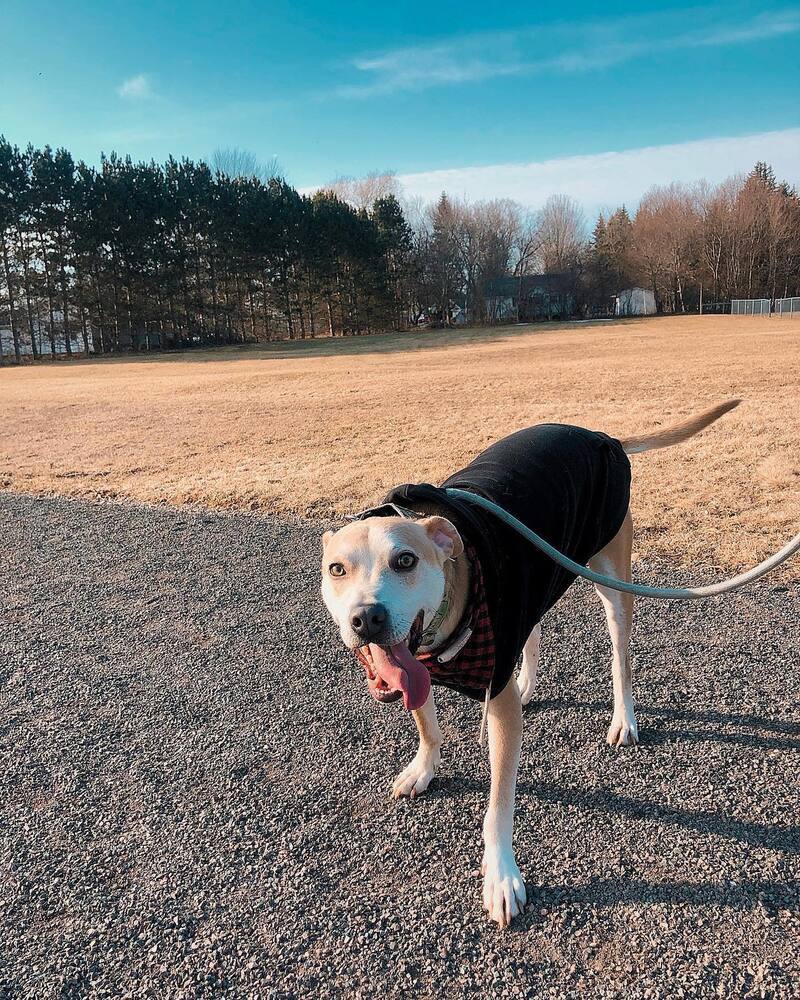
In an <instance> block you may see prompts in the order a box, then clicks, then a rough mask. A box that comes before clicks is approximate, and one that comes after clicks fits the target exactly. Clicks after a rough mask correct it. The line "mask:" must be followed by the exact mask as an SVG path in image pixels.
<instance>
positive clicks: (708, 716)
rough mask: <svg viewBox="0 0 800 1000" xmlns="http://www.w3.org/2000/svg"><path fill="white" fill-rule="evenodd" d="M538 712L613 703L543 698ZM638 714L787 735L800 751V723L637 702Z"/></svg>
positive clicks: (708, 735)
mask: <svg viewBox="0 0 800 1000" xmlns="http://www.w3.org/2000/svg"><path fill="white" fill-rule="evenodd" d="M532 707H533V708H534V709H535V710H536V709H538V710H554V711H562V710H563V709H568V710H572V709H576V708H583V709H586V710H587V711H591V712H609V711H610V710H611V702H610V701H573V700H572V699H568V698H543V699H542V700H541V701H537V702H535V703H534V705H533V706H532ZM636 711H637V714H638V713H639V712H642V713H643V714H644V715H651V716H656V717H660V718H665V719H678V720H685V721H687V722H708V723H711V724H712V725H713V724H716V725H720V726H750V727H752V728H753V729H766V730H769V731H770V732H773V733H785V734H786V735H787V736H794V737H796V740H794V741H787V749H800V725H798V724H797V723H796V722H788V721H787V722H783V721H781V720H779V719H777V720H776V719H767V718H765V717H764V716H762V715H739V714H737V713H731V712H717V711H715V710H713V709H702V710H700V711H695V710H692V709H690V708H663V707H661V706H659V707H653V706H652V705H647V704H645V703H643V702H640V701H637V702H636ZM703 735H704V737H705V738H706V739H710V738H713V737H714V735H721V736H727V735H731V734H727V733H721V734H714V733H708V732H706V730H703ZM763 738H764V737H761V736H759V735H758V734H756V733H754V734H752V739H754V740H757V739H763Z"/></svg>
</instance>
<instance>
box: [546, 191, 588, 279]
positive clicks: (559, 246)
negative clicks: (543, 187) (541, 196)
mask: <svg viewBox="0 0 800 1000" xmlns="http://www.w3.org/2000/svg"><path fill="white" fill-rule="evenodd" d="M538 234H539V242H540V249H541V257H542V263H543V264H544V269H545V271H548V272H555V273H558V272H565V271H570V270H572V269H573V268H574V267H575V266H576V265H577V262H578V261H579V260H580V257H581V254H582V251H583V248H584V246H585V245H586V235H587V233H586V216H585V215H584V214H583V209H582V208H581V207H580V205H579V204H578V203H577V202H576V201H573V199H572V198H570V197H568V196H567V195H565V194H553V195H550V197H549V198H548V199H547V201H546V202H545V203H544V207H543V208H542V209H541V211H540V212H539V225H538Z"/></svg>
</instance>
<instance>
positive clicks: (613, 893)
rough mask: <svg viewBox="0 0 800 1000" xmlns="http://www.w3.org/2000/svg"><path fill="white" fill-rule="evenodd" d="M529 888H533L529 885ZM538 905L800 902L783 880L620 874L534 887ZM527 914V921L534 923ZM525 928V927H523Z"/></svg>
mask: <svg viewBox="0 0 800 1000" xmlns="http://www.w3.org/2000/svg"><path fill="white" fill-rule="evenodd" d="M529 888H531V887H530V886H529ZM532 898H533V902H534V904H535V907H547V906H562V905H563V904H564V903H565V902H568V903H571V904H588V905H589V906H617V905H619V904H624V903H686V904H688V905H690V906H724V907H727V908H729V909H735V910H749V909H752V908H753V907H756V906H760V907H761V908H762V909H764V910H766V911H770V910H772V909H774V908H776V907H780V908H782V909H791V910H797V909H798V908H800V907H798V901H797V899H796V898H790V897H789V896H788V895H787V885H786V883H781V882H757V881H751V880H745V881H742V882H736V883H734V884H731V883H719V882H661V883H656V884H653V883H650V882H643V881H642V880H641V879H631V878H628V877H620V878H614V879H601V878H597V879H592V880H590V881H589V882H588V883H586V885H580V886H575V885H553V886H533V887H532ZM535 921H536V918H535V917H534V918H533V921H531V919H530V916H528V918H527V920H526V923H528V924H530V923H531V922H534V923H535ZM520 929H522V928H520Z"/></svg>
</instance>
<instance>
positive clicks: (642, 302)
mask: <svg viewBox="0 0 800 1000" xmlns="http://www.w3.org/2000/svg"><path fill="white" fill-rule="evenodd" d="M655 314H656V297H655V295H654V294H653V292H652V290H651V289H649V288H626V289H624V290H623V291H621V292H618V293H617V295H616V296H615V298H614V315H615V316H655Z"/></svg>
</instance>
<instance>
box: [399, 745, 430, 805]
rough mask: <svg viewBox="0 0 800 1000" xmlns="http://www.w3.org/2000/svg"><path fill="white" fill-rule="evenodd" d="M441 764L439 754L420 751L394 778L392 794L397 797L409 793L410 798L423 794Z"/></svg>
mask: <svg viewBox="0 0 800 1000" xmlns="http://www.w3.org/2000/svg"><path fill="white" fill-rule="evenodd" d="M438 766H439V755H438V753H436V754H430V753H425V754H423V753H418V754H417V756H416V757H415V758H414V759H413V760H412V761H411V763H410V764H409V765H408V767H407V768H405V770H403V771H401V772H400V774H398V775H397V777H396V778H395V779H394V783H393V784H392V795H394V797H395V798H396V799H399V798H402V796H404V795H407V796H408V797H409V798H412V799H414V798H416V797H417V796H418V795H422V793H423V792H424V791H425V789H426V788H427V787H428V785H429V784H430V783H431V779H432V778H433V776H434V774H436V768H437V767H438Z"/></svg>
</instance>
